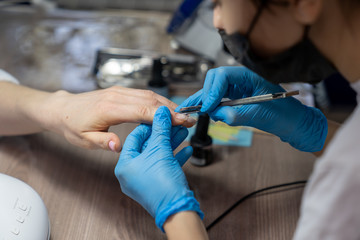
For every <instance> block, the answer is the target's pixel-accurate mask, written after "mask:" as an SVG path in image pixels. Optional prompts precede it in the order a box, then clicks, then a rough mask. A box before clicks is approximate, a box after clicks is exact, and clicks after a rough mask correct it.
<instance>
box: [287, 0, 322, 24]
mask: <svg viewBox="0 0 360 240" xmlns="http://www.w3.org/2000/svg"><path fill="white" fill-rule="evenodd" d="M290 2H291V5H292V8H293V13H294V17H295V19H296V20H297V21H299V22H300V23H302V24H304V25H311V24H312V23H314V22H315V21H316V19H317V18H318V17H319V15H320V13H321V10H322V8H323V0H292V1H290Z"/></svg>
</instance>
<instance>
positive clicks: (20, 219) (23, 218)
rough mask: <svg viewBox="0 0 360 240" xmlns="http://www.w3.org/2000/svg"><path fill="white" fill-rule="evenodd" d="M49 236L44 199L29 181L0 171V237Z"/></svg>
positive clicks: (44, 239)
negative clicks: (27, 182)
mask: <svg viewBox="0 0 360 240" xmlns="http://www.w3.org/2000/svg"><path fill="white" fill-rule="evenodd" d="M8 239H9V240H16V239H26V240H49V239H50V223H49V217H48V213H47V210H46V207H45V204H44V202H43V201H42V199H41V198H40V196H39V194H37V192H35V190H34V189H32V188H31V187H30V186H29V185H27V184H26V183H24V182H23V181H20V180H19V179H16V178H14V177H10V176H8V175H5V174H1V173H0V240H8Z"/></svg>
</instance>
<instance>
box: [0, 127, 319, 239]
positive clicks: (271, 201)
mask: <svg viewBox="0 0 360 240" xmlns="http://www.w3.org/2000/svg"><path fill="white" fill-rule="evenodd" d="M133 128H134V125H133V124H123V125H120V126H116V127H113V128H112V130H113V131H115V132H116V133H117V134H119V135H120V136H122V140H124V139H125V136H126V135H127V134H128V133H129V132H130V131H131V130H132V129H133ZM184 144H186V143H184ZM214 150H215V153H216V154H215V161H214V162H213V163H212V164H211V165H209V166H206V167H203V168H199V167H194V166H192V165H191V164H190V163H186V164H185V167H184V170H185V173H186V176H187V178H188V182H189V185H190V186H191V188H192V189H193V190H194V192H195V195H196V197H197V199H198V200H199V202H200V204H201V209H202V210H203V211H204V213H205V219H204V222H205V224H206V225H208V224H209V223H210V222H211V221H213V220H214V219H215V218H216V217H217V216H219V215H220V214H221V213H222V212H223V211H225V209H227V208H228V207H229V206H230V205H232V204H233V203H235V202H236V201H237V200H238V199H239V198H241V197H242V196H244V195H246V194H247V193H249V192H252V191H254V190H256V189H259V188H263V187H266V186H270V185H274V184H281V183H286V182H292V181H297V180H304V179H307V178H308V176H309V173H310V172H311V169H312V164H313V161H314V157H313V156H312V155H310V154H306V153H301V152H298V151H296V150H294V149H292V148H291V147H290V146H288V145H287V144H285V143H282V142H281V141H279V140H278V139H277V138H276V137H273V136H269V135H261V134H255V136H254V139H253V144H252V146H251V147H250V148H241V147H228V146H214ZM118 157H119V156H118V154H115V153H111V152H106V151H101V150H92V151H89V150H84V149H80V148H77V147H75V146H72V145H71V144H69V143H67V142H66V141H65V140H64V139H62V138H61V137H59V136H57V135H55V134H52V133H42V134H36V135H31V136H22V137H5V138H1V139H0V159H1V165H0V172H1V173H5V174H8V175H11V176H14V177H17V178H19V179H21V180H23V181H25V182H27V183H28V184H29V185H31V186H32V187H33V188H34V189H35V190H36V191H37V192H38V193H39V194H40V196H41V197H42V198H43V200H44V202H45V204H46V206H47V208H48V212H49V217H50V222H51V235H52V240H60V239H164V238H165V236H164V235H163V234H162V233H161V232H160V230H158V229H157V228H156V226H155V224H154V220H153V219H152V217H150V215H149V214H147V212H146V211H145V210H144V209H142V207H141V206H140V205H138V204H137V203H136V202H134V201H133V200H131V199H129V198H128V197H126V196H125V195H124V194H122V193H121V191H120V187H119V183H118V181H117V179H116V177H115V176H114V167H115V165H116V162H117V159H118ZM285 189H286V190H284V189H281V190H284V191H270V192H267V193H266V194H260V195H258V196H255V197H253V198H250V199H249V200H247V201H245V202H244V203H243V204H241V205H239V206H238V207H237V208H236V209H235V210H234V211H233V212H231V213H230V214H229V215H228V216H226V217H225V218H224V219H223V220H222V221H221V222H219V224H218V225H216V226H214V228H213V229H211V230H210V231H209V235H210V238H211V239H277V240H280V239H284V240H285V239H291V236H292V234H293V232H294V229H295V226H296V221H297V219H298V216H299V205H300V201H301V195H302V191H303V188H285Z"/></svg>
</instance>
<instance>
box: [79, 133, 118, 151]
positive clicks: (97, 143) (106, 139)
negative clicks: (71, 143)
mask: <svg viewBox="0 0 360 240" xmlns="http://www.w3.org/2000/svg"><path fill="white" fill-rule="evenodd" d="M83 137H84V139H85V140H84V141H88V142H89V143H90V147H89V148H91V147H94V148H102V149H104V150H110V151H113V152H120V151H121V149H122V144H121V141H120V139H119V137H118V136H117V135H116V134H115V133H113V132H86V133H83Z"/></svg>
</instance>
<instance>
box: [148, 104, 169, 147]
mask: <svg viewBox="0 0 360 240" xmlns="http://www.w3.org/2000/svg"><path fill="white" fill-rule="evenodd" d="M170 134H171V113H170V111H169V109H168V108H167V107H165V106H161V107H159V108H158V110H157V111H156V113H155V116H154V120H153V125H152V133H151V139H152V140H153V141H154V142H153V141H150V143H155V144H158V143H161V144H162V145H163V144H165V143H167V144H169V146H170Z"/></svg>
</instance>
